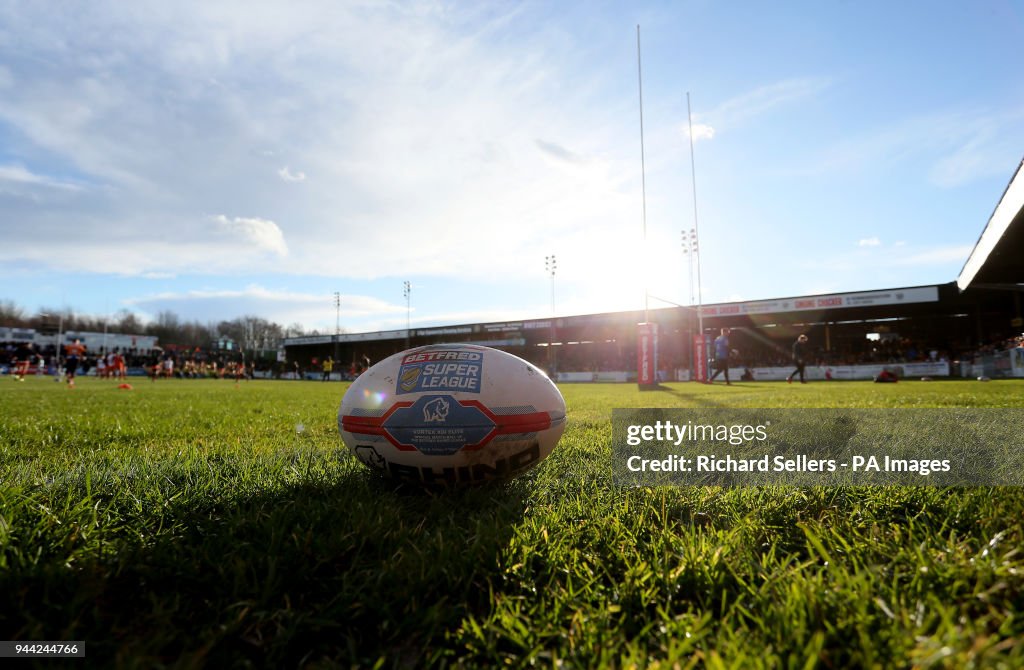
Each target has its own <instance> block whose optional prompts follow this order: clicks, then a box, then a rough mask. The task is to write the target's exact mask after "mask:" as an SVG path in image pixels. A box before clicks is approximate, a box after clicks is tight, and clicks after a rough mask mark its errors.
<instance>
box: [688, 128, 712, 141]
mask: <svg viewBox="0 0 1024 670" xmlns="http://www.w3.org/2000/svg"><path fill="white" fill-rule="evenodd" d="M683 133H684V134H685V135H686V136H687V137H689V135H690V127H689V125H687V126H684V127H683ZM714 137H715V129H714V128H713V127H711V126H709V125H708V124H706V123H695V124H693V141H694V142H698V141H700V140H710V139H713V138H714Z"/></svg>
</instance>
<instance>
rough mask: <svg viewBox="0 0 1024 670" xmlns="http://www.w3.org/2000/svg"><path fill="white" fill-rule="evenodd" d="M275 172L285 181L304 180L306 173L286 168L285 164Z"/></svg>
mask: <svg viewBox="0 0 1024 670" xmlns="http://www.w3.org/2000/svg"><path fill="white" fill-rule="evenodd" d="M277 174H278V175H279V176H280V177H281V179H283V180H285V181H288V182H295V181H305V180H306V173H305V172H292V171H291V170H290V169H289V168H288V166H287V165H285V166H284V167H283V168H281V169H280V170H278V171H277Z"/></svg>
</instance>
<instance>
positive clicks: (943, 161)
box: [0, 0, 1024, 332]
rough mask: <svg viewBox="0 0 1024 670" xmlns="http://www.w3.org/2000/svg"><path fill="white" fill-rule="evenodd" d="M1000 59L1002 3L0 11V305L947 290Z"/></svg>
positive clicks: (1005, 31) (1001, 178)
mask: <svg viewBox="0 0 1024 670" xmlns="http://www.w3.org/2000/svg"><path fill="white" fill-rule="evenodd" d="M638 26H639V41H640V48H639V54H640V57H641V58H640V62H639V64H638V58H637V57H638V39H637V38H638ZM1022 53H1024V2H1021V1H1020V0H1012V1H1011V0H981V1H979V2H976V3H963V2H946V1H939V2H936V1H929V2H916V1H908V2H898V3H892V2H880V1H879V2H874V1H869V2H849V1H839V0H837V1H831V2H785V3H756V2H738V3H720V2H712V1H710V0H707V1H703V0H700V1H690V2H680V1H671V2H629V3H626V2H590V1H588V2H525V3H518V2H495V3H481V2H439V1H424V2H418V1H410V2H341V1H336V0H327V1H324V2H288V3H284V2H282V3H271V2H258V3H251V2H230V1H227V2H217V3H209V2H174V3H168V2H146V1H139V2H131V3H125V2H102V1H100V2H91V3H46V2H39V3H24V2H18V1H16V0H15V1H11V2H8V1H5V0H0V286H2V289H0V300H5V301H7V300H10V301H13V302H15V303H16V304H18V305H19V306H21V307H22V308H23V309H24V310H25V311H26V312H27V313H28V314H33V313H36V312H38V311H44V310H48V309H55V308H62V307H66V308H71V309H74V310H75V311H76V312H79V313H85V314H90V315H95V316H103V315H107V314H114V313H116V312H118V311H121V310H126V309H127V310H129V311H132V312H135V313H137V314H138V315H139V316H140V317H141V318H142V319H144V320H149V319H153V318H155V317H156V315H157V314H158V313H159V312H161V311H165V310H170V311H173V312H174V313H176V314H177V315H178V316H179V317H180V318H182V319H185V320H198V321H200V322H202V323H212V322H217V321H220V320H223V319H231V318H234V317H237V316H242V315H256V316H260V317H262V318H266V319H269V320H272V321H276V322H278V323H280V324H282V325H291V324H301V325H302V326H304V327H305V329H306V330H307V331H309V330H313V329H317V330H320V331H322V332H333V331H334V329H335V327H336V326H337V325H339V324H340V328H341V329H342V330H343V331H347V332H365V331H375V330H386V329H398V328H404V327H405V326H406V323H407V322H408V323H410V324H411V325H412V326H413V327H416V326H430V325H441V324H460V323H474V322H482V321H505V320H516V319H521V318H535V317H547V316H550V315H551V314H552V312H554V313H555V314H558V315H569V314H585V313H594V312H605V311H616V310H630V309H642V308H643V307H644V305H645V297H644V296H645V294H647V295H649V296H652V297H650V298H648V300H647V301H646V302H647V304H648V305H650V306H651V307H661V306H667V305H669V304H670V303H677V304H691V299H692V301H697V300H700V301H702V302H704V303H713V302H723V301H732V300H753V299H764V298H776V297H786V296H797V295H809V294H819V293H831V292H839V291H860V290H871V289H884V288H894V287H903V286H918V285H926V284H935V283H945V282H950V281H953V280H954V279H955V278H956V276H957V274H958V273H959V271H960V269H961V268H962V266H963V264H964V262H965V261H966V259H967V256H968V254H969V253H970V250H971V248H972V247H973V245H974V243H975V242H976V241H977V239H978V237H979V235H980V234H981V231H982V230H983V228H984V226H985V224H986V222H987V220H988V218H989V216H990V215H991V213H992V211H993V209H994V208H995V206H996V204H997V203H998V201H999V198H1000V196H1001V195H1002V193H1003V190H1004V189H1005V187H1006V185H1007V183H1008V182H1009V180H1010V178H1011V176H1012V175H1013V173H1014V171H1015V169H1016V168H1017V165H1018V164H1019V163H1020V161H1021V158H1022V156H1024V68H1021V67H1020V63H1022V62H1024V58H1022ZM638 74H640V75H642V77H641V79H642V97H643V116H642V121H643V143H642V145H641V141H640V127H641V114H640V85H639V84H640V80H638ZM687 94H689V109H690V110H691V114H690V116H691V121H692V128H693V132H692V140H693V141H692V147H693V153H692V160H691V134H690V131H689V127H690V123H689V122H688V100H687ZM641 147H642V150H641ZM691 165H693V166H695V168H696V174H695V175H694V173H693V171H692V170H691ZM694 194H696V202H695V200H694ZM695 227H696V228H697V229H698V231H699V251H700V272H699V275H700V283H699V290H698V286H697V285H696V281H694V282H693V283H691V282H690V277H691V274H696V272H694V273H691V271H690V264H689V261H688V257H687V256H685V255H684V254H683V248H682V244H681V240H682V237H683V235H684V234H688V231H690V230H691V229H693V228H695ZM551 255H554V256H555V258H556V262H557V268H556V270H555V274H554V277H553V278H552V276H551V275H550V273H548V272H547V270H546V267H545V259H546V257H547V256H551ZM406 281H408V282H409V283H410V286H411V291H410V296H409V299H408V301H407V300H406V297H405V295H404V291H403V288H404V282H406ZM335 293H338V294H339V296H340V300H339V304H338V305H337V306H336V304H335V298H334V295H335Z"/></svg>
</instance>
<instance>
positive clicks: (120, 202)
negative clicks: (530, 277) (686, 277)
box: [0, 2, 639, 277]
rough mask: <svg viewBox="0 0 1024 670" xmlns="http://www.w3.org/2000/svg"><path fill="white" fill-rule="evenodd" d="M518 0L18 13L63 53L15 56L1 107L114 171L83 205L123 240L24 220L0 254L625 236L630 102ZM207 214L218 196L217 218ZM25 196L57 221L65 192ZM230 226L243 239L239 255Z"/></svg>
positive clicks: (471, 259)
mask: <svg viewBox="0 0 1024 670" xmlns="http://www.w3.org/2000/svg"><path fill="white" fill-rule="evenodd" d="M521 11H522V10H521V9H510V10H507V13H505V10H500V9H499V10H495V9H493V8H489V9H486V10H475V9H469V8H464V9H462V10H460V11H459V12H457V13H452V12H449V11H447V10H445V9H444V8H443V7H440V6H438V5H435V4H434V3H432V2H423V3H408V4H407V3H399V4H374V3H371V4H369V5H348V4H344V3H326V4H323V5H318V4H316V3H314V4H311V5H299V6H296V7H289V8H287V9H285V8H283V6H273V5H268V6H263V5H260V6H258V7H257V6H251V5H249V4H247V3H236V4H232V3H225V4H220V3H218V4H215V5H207V4H205V3H197V4H194V5H183V6H179V5H175V4H171V5H157V6H150V7H147V9H145V10H143V9H133V10H132V11H127V12H126V11H124V10H122V9H118V10H117V11H116V12H115V11H102V8H101V10H100V11H95V12H79V13H76V14H75V15H73V16H69V17H67V18H66V19H62V18H60V17H54V16H52V15H51V14H47V15H45V16H44V15H39V14H37V13H34V12H32V11H28V10H26V11H24V12H20V11H19V12H17V13H14V14H8V15H5V17H4V21H8V22H9V24H10V30H11V31H13V32H15V33H17V34H19V35H22V34H23V35H24V37H23V38H21V39H23V40H24V42H25V44H24V47H25V49H26V50H28V51H31V52H32V53H35V54H37V55H38V58H37V59H36V60H45V61H46V62H47V63H49V64H50V65H49V66H48V67H47V68H46V69H39V70H30V69H29V67H28V65H26V63H27V61H26V60H25V59H20V60H18V61H16V64H15V65H11V66H10V67H12V68H14V70H13V75H12V76H14V77H16V79H17V81H18V82H19V86H18V87H15V88H12V89H10V93H11V95H6V93H8V91H5V95H4V96H0V122H3V123H6V124H8V125H10V126H11V127H13V128H14V129H16V131H18V132H19V133H21V135H22V136H23V137H24V138H26V139H25V141H26V142H27V143H28V144H30V145H31V147H32V148H34V149H35V150H37V151H39V152H44V153H45V154H46V155H47V156H51V157H55V158H54V160H57V161H59V162H62V163H66V164H68V165H71V166H73V168H74V170H73V171H74V173H76V174H77V173H81V174H84V175H86V176H87V177H88V178H89V179H90V180H94V181H95V182H97V183H98V184H100V185H101V186H102V188H101V189H98V190H99V191H100V192H99V193H97V194H96V195H95V196H94V197H93V198H91V199H90V200H89V201H88V202H85V201H84V200H83V201H79V202H78V203H76V204H78V205H79V208H78V212H79V216H77V222H76V225H77V226H78V228H79V229H80V230H81V231H82V233H83V235H85V236H86V237H92V238H99V237H101V236H102V237H104V238H105V241H104V245H105V247H104V248H105V249H107V250H108V251H107V252H106V253H99V254H91V255H86V254H82V253H80V252H81V251H82V249H83V247H82V246H74V245H70V244H69V245H66V246H64V245H55V246H53V247H50V248H48V249H47V253H46V254H42V255H39V254H34V252H33V250H32V246H33V245H34V244H35V241H34V236H31V235H28V234H25V235H20V234H19V235H14V236H13V237H12V238H10V239H7V240H5V248H4V249H2V250H0V257H7V258H11V257H15V258H21V259H26V260H32V261H34V262H37V263H40V264H43V265H48V266H53V267H61V268H77V269H79V270H84V271H92V272H99V273H107V272H110V271H111V268H115V271H117V272H123V273H128V274H137V273H153V272H158V273H178V274H180V273H184V272H205V273H214V274H217V273H230V272H246V271H248V272H254V271H255V272H261V273H290V272H301V273H305V274H321V275H326V276H359V277H378V276H410V275H413V274H433V275H449V276H451V275H468V274H473V273H483V274H484V275H485V276H495V275H498V274H505V275H507V276H516V274H517V273H518V272H520V271H521V266H522V265H523V263H524V261H523V260H522V257H523V255H526V256H528V257H533V256H534V255H537V254H539V256H543V254H544V253H545V251H544V249H545V247H547V241H548V240H551V239H552V238H555V237H557V238H565V239H567V240H574V239H585V238H588V237H592V235H593V232H594V231H595V230H605V231H609V232H611V234H612V235H613V237H614V236H615V235H616V234H615V233H614V231H615V230H616V227H617V226H618V225H620V222H621V221H622V220H623V219H624V218H625V217H627V216H633V214H634V213H635V211H636V209H635V208H636V202H633V201H631V199H632V198H633V197H634V196H635V194H636V193H637V192H638V190H639V188H638V187H639V183H638V182H639V180H638V179H637V176H638V172H639V165H638V163H637V162H636V160H635V155H634V151H633V146H632V145H629V144H628V143H622V142H619V141H618V140H617V139H616V138H620V137H631V136H632V135H633V127H632V124H633V118H632V115H627V116H625V117H621V118H620V116H619V115H618V112H617V111H616V110H614V109H611V108H608V107H607V106H600V105H596V104H594V100H593V98H592V97H588V96H592V95H593V90H594V87H593V86H591V85H590V84H591V82H590V81H588V77H593V78H594V79H595V80H598V79H600V78H601V76H602V74H601V73H600V71H599V70H595V71H594V72H593V73H592V74H587V73H583V74H582V75H581V74H579V73H573V74H572V75H571V76H572V78H573V79H572V81H573V84H574V85H573V86H568V87H567V86H566V85H565V81H566V79H565V78H566V76H569V75H568V74H567V73H566V72H561V71H559V70H558V69H557V68H558V67H559V63H560V62H561V60H562V59H563V57H564V55H565V54H566V53H571V52H572V49H571V46H572V45H571V44H567V43H566V42H565V41H564V40H558V41H550V42H547V41H545V40H544V36H543V35H541V34H538V33H536V32H534V31H525V32H519V31H518V30H515V31H510V30H509V28H508V23H509V22H510V21H515V20H516V15H517V14H518V13H519V12H521ZM339 35H343V36H344V39H338V38H337V36H339ZM496 35H500V36H501V39H495V36H496ZM367 53H373V54H375V57H374V58H372V59H367V58H366V54H367ZM3 55H4V52H3V46H2V44H0V59H2V57H3ZM5 66H6V63H5ZM552 100H557V101H558V102H557V104H552ZM619 124H622V126H623V127H622V128H619V127H618V126H619ZM537 138H543V139H537ZM609 138H612V139H611V140H610V139H609ZM538 149H540V151H538ZM282 156H288V157H289V163H290V164H289V165H285V166H284V167H282V163H283V160H282V158H281V157H282ZM291 165H301V166H302V171H299V170H298V169H297V168H293V167H291ZM311 174H315V175H316V179H310V178H308V175H311ZM297 181H302V184H303V189H302V194H301V198H298V197H297V195H296V193H295V191H296V189H294V188H293V186H294V183H295V182H297ZM238 212H243V213H248V212H258V213H259V217H258V218H246V217H237V216H236V215H235V213H238ZM206 213H223V214H221V215H220V216H218V217H215V218H214V225H213V226H212V227H211V226H209V222H208V221H206V219H205V216H206ZM20 214H21V215H22V216H21V218H22V219H23V220H25V221H26V223H27V226H26V229H32V228H33V227H34V228H37V229H38V228H45V229H47V230H52V232H54V233H55V235H54V237H56V238H60V237H61V235H60V227H61V225H63V224H61V223H60V221H62V220H65V219H66V217H62V216H61V213H60V212H55V211H51V210H47V209H45V208H38V207H37V208H28V207H26V208H25V209H24V210H23V211H22V212H21V213H20ZM202 223H206V224H207V225H206V227H205V228H204V226H203V225H202ZM169 230H173V231H175V235H173V236H167V235H163V234H161V233H160V231H169ZM115 232H116V233H117V234H112V233H115ZM232 238H234V239H236V240H240V241H242V242H243V243H244V246H245V247H246V249H244V250H243V252H244V253H241V254H239V253H232V252H228V253H225V248H226V247H225V245H226V244H228V242H229V240H231V239H232ZM496 240H500V243H495V241H496ZM591 246H592V244H591ZM250 252H253V253H250ZM255 252H265V253H263V254H260V253H255ZM266 252H269V253H266ZM108 253H109V254H111V255H114V256H116V257H120V258H125V259H130V260H128V261H126V262H122V263H110V262H109V258H108V257H107V254H108ZM268 256H269V258H268ZM211 260H212V262H211ZM257 262H258V265H255V264H256V263H257Z"/></svg>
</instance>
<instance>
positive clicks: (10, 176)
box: [0, 165, 82, 191]
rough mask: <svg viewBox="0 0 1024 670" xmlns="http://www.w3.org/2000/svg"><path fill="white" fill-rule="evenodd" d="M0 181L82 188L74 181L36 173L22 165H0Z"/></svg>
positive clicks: (78, 189)
mask: <svg viewBox="0 0 1024 670" xmlns="http://www.w3.org/2000/svg"><path fill="white" fill-rule="evenodd" d="M0 181H7V182H13V183H16V184H24V185H30V186H46V187H49V188H56V189H64V190H69V191H80V190H82V187H81V185H79V184H75V183H74V182H70V181H65V180H62V179H56V178H54V177H48V176H46V175H42V174H37V173H35V172H32V171H31V170H29V169H27V168H26V167H24V166H22V165H0Z"/></svg>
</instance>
